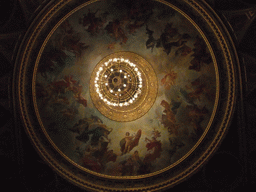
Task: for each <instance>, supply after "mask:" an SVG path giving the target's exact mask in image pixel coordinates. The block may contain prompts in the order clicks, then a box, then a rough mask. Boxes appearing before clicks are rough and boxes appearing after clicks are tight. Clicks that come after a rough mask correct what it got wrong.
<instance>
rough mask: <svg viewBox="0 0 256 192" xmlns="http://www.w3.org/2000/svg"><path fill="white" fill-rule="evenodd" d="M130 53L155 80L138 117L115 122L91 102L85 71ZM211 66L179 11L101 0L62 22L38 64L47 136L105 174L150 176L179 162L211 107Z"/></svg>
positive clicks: (38, 92) (213, 74) (196, 34)
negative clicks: (145, 65) (140, 59)
mask: <svg viewBox="0 0 256 192" xmlns="http://www.w3.org/2000/svg"><path fill="white" fill-rule="evenodd" d="M118 51H131V52H135V53H137V54H139V55H141V56H142V57H144V58H145V59H146V60H147V61H149V63H150V64H151V65H152V67H153V68H154V70H155V73H156V75H157V78H158V95H157V98H156V101H155V103H154V105H153V106H152V108H151V109H150V110H149V111H148V113H147V114H146V115H144V116H143V117H141V118H139V119H137V120H135V121H131V122H116V121H112V120H110V119H108V118H106V117H105V116H103V115H102V114H101V113H100V112H99V111H98V110H97V109H96V108H95V107H94V105H93V103H92V101H91V98H90V93H89V82H90V74H91V72H92V71H93V69H94V67H95V66H96V64H97V63H98V62H99V61H100V60H101V59H102V58H104V57H105V56H107V55H109V54H111V53H114V52H118ZM215 97H216V71H215V68H214V64H213V60H212V57H211V55H210V52H209V50H208V48H207V45H206V43H205V41H204V39H203V38H202V36H201V35H200V33H199V32H198V31H197V30H196V28H195V27H194V26H193V25H192V24H191V23H190V22H189V20H187V19H186V18H185V17H184V16H183V15H181V14H180V13H179V12H177V11H175V10H174V9H172V8H171V7H168V6H166V5H164V4H162V3H159V2H153V1H152V2H151V1H146V2H145V1H140V0H136V1H99V2H95V3H92V4H89V5H88V6H85V7H83V8H82V9H80V10H78V11H77V12H75V13H73V14H72V15H71V16H70V17H68V18H67V19H65V20H64V21H63V22H62V23H61V24H60V25H59V27H58V28H57V29H56V30H55V31H54V33H53V34H52V36H51V37H50V39H49V40H48V42H47V44H46V46H45V48H44V51H43V53H42V56H41V59H40V62H39V64H38V68H37V77H36V99H37V106H38V110H39V114H40V118H41V120H42V123H43V125H44V129H45V130H46V132H47V134H48V135H49V138H50V139H51V140H52V141H53V143H54V144H55V145H56V147H57V148H58V149H59V150H60V151H61V152H62V153H63V154H64V155H65V156H66V157H68V158H69V159H71V160H72V161H74V162H75V163H77V164H78V165H80V166H82V167H84V168H87V169H89V170H91V171H93V172H97V173H101V174H105V175H111V176H137V175H144V174H150V173H154V172H156V171H159V170H161V169H164V168H166V167H168V166H170V165H172V164H173V163H175V162H177V161H178V160H180V159H181V158H182V157H184V155H186V154H187V153H188V152H189V151H190V150H191V149H192V148H193V147H194V146H195V144H196V143H197V141H198V140H199V139H200V137H201V136H202V135H203V133H204V131H205V130H206V127H207V125H208V123H209V121H210V118H211V116H212V113H213V110H214V104H215Z"/></svg>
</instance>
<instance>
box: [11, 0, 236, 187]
mask: <svg viewBox="0 0 256 192" xmlns="http://www.w3.org/2000/svg"><path fill="white" fill-rule="evenodd" d="M158 1H159V2H161V3H164V4H166V5H171V4H170V3H168V2H165V1H161V0H158ZM92 2H95V1H91V2H90V3H92ZM171 3H172V5H173V6H176V7H178V8H179V9H181V10H182V11H184V12H185V13H187V12H188V15H189V16H190V17H191V19H192V20H195V22H196V23H197V24H199V23H203V25H204V27H203V28H202V31H203V32H204V33H207V32H209V34H207V38H208V39H210V38H214V39H215V40H216V42H215V43H213V42H210V44H211V45H210V46H211V47H213V50H214V54H215V55H216V57H217V63H218V68H219V71H220V94H219V105H218V106H217V110H218V111H217V113H216V116H215V118H214V120H213V123H212V125H211V127H215V129H214V131H213V132H211V131H209V132H208V133H207V135H206V137H205V138H204V139H203V140H202V141H201V143H200V144H199V146H198V149H195V150H196V151H197V154H199V155H200V157H199V158H198V156H197V155H194V154H193V153H192V154H190V155H189V157H188V158H187V159H185V160H184V161H183V162H182V163H180V164H179V165H177V166H174V167H172V168H171V169H169V170H167V171H165V172H161V173H159V174H158V175H153V176H152V177H149V178H138V179H129V178H127V179H125V178H122V179H118V180H116V179H115V178H113V179H109V178H102V177H100V176H95V175H91V174H90V173H86V172H84V171H83V170H79V169H77V168H74V167H72V166H73V165H72V164H70V162H68V161H67V160H65V159H63V158H62V156H61V155H59V154H56V152H55V149H54V147H52V146H48V145H47V141H48V140H47V138H45V136H44V134H43V133H42V131H40V129H36V128H37V126H39V123H38V122H37V120H36V119H35V118H33V117H35V115H34V113H35V110H34V109H33V105H32V106H31V105H30V104H31V103H33V102H32V100H31V95H33V94H34V93H33V92H32V91H33V90H32V89H31V83H32V82H31V80H32V79H33V78H32V74H33V65H34V63H35V60H36V58H37V54H38V50H39V49H40V46H41V45H42V41H43V38H42V37H40V36H41V34H42V33H45V34H47V30H45V27H46V26H47V25H49V23H51V22H53V20H54V19H55V20H58V19H60V18H63V17H65V14H63V13H62V11H63V10H66V11H67V12H70V11H71V10H77V9H79V8H78V7H79V6H81V5H79V4H76V3H74V2H72V0H61V1H58V2H57V3H55V4H52V5H51V6H50V7H48V8H47V9H45V10H42V12H41V14H40V15H38V17H37V18H35V20H34V22H33V23H32V24H31V27H30V28H29V29H28V33H27V34H26V36H25V38H24V40H23V42H22V45H21V47H20V50H19V53H18V57H17V61H16V71H15V73H14V79H15V80H16V81H15V84H14V89H15V90H16V91H15V93H16V96H17V98H18V101H17V104H18V108H19V111H20V115H21V117H22V119H23V123H24V125H25V127H26V131H27V134H28V136H29V137H30V139H31V140H32V142H33V144H34V146H35V147H36V149H37V150H38V152H39V153H40V155H41V156H42V157H43V159H45V160H46V161H47V162H48V163H49V165H50V166H51V167H53V168H54V170H55V171H56V172H58V173H59V174H60V175H62V176H63V177H65V178H66V179H68V180H69V181H71V182H73V183H74V184H76V185H78V186H80V187H84V188H86V189H89V190H91V191H159V190H162V189H165V188H168V187H171V186H173V185H175V184H177V183H179V182H181V181H182V180H184V179H185V178H187V177H188V176H190V175H191V174H193V173H194V172H196V171H197V170H198V169H199V168H200V167H201V166H202V164H203V163H204V162H205V161H206V160H207V159H209V157H210V156H211V155H212V153H213V152H214V151H215V150H216V149H217V147H218V146H219V144H220V142H221V140H222V139H223V137H224V135H225V134H226V131H227V128H228V125H229V122H230V120H231V117H232V114H233V111H234V105H235V98H236V89H235V87H236V75H235V65H236V64H237V63H238V58H237V57H236V52H235V48H234V44H233V42H232V39H231V37H230V35H229V34H228V31H227V29H226V28H225V26H224V24H223V23H222V22H221V20H220V18H219V17H218V16H217V15H216V14H215V13H214V11H213V10H212V9H211V8H210V7H209V6H208V5H207V4H205V3H203V2H201V1H197V0H183V1H173V2H171ZM83 6H84V5H83ZM67 7H68V8H67ZM65 8H66V9H65ZM56 15H62V17H60V18H56ZM200 27H201V26H200ZM40 38H41V40H40ZM220 120H221V121H220ZM213 136H214V139H212V137H213ZM204 148H207V149H206V150H204V151H203V150H202V151H201V149H204ZM185 165H187V166H186V168H185V169H184V168H182V167H184V166H185Z"/></svg>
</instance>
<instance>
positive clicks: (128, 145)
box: [120, 129, 141, 155]
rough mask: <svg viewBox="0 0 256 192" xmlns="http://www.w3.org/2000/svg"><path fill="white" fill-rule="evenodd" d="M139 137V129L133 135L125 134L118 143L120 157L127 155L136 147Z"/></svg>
mask: <svg viewBox="0 0 256 192" xmlns="http://www.w3.org/2000/svg"><path fill="white" fill-rule="evenodd" d="M140 137H141V129H139V130H138V131H137V133H136V134H135V135H130V132H126V133H125V137H124V138H123V139H122V140H121V141H120V146H121V152H122V155H124V154H126V153H129V152H130V151H131V150H132V149H133V148H134V147H136V146H138V144H139V140H140Z"/></svg>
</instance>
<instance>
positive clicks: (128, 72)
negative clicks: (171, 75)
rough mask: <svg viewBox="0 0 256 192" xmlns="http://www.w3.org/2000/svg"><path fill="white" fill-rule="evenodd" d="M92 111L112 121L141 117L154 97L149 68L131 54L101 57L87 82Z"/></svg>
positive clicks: (151, 75) (154, 90)
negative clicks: (93, 106) (88, 83)
mask: <svg viewBox="0 0 256 192" xmlns="http://www.w3.org/2000/svg"><path fill="white" fill-rule="evenodd" d="M90 94H91V99H92V101H93V103H94V105H95V106H96V108H97V109H98V110H99V111H100V112H101V113H102V114H103V115H104V116H106V117H108V118H109V119H112V120H115V121H133V120H135V119H138V118H140V117H142V116H143V115H145V114H146V113H147V112H148V110H149V109H150V108H151V107H152V105H153V104H154V101H155V98H156V95H157V78H156V75H155V72H154V70H153V68H152V66H151V65H150V64H149V63H148V62H147V61H146V60H145V59H144V58H143V57H141V56H139V55H138V54H135V53H132V52H117V53H113V54H110V55H108V56H106V57H105V58H103V59H102V60H101V61H100V62H99V63H98V64H97V65H96V67H95V68H94V70H93V73H92V75H91V80H90Z"/></svg>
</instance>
